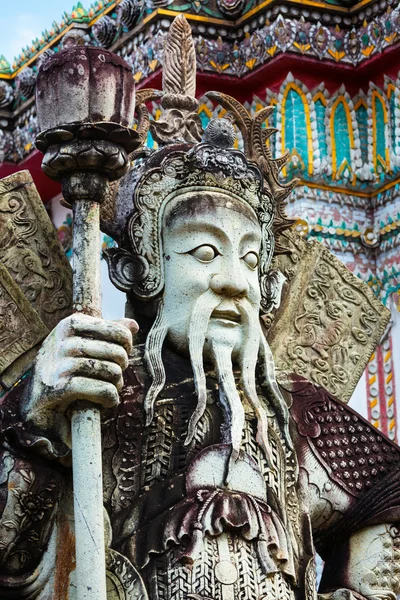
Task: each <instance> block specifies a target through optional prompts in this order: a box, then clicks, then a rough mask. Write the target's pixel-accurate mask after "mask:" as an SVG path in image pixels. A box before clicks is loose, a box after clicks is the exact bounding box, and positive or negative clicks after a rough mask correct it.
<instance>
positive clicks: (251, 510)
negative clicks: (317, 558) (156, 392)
mask: <svg viewBox="0 0 400 600" xmlns="http://www.w3.org/2000/svg"><path fill="white" fill-rule="evenodd" d="M141 354H142V349H141V348H140V347H137V348H136V356H135V357H134V358H133V360H132V363H131V368H130V369H129V375H128V373H126V374H125V381H126V385H125V387H124V390H123V392H122V398H121V400H122V401H121V404H120V406H119V407H118V410H117V414H115V413H113V414H111V415H110V418H109V419H108V420H106V423H105V429H104V457H105V474H107V475H106V476H107V477H110V478H111V479H110V481H108V482H107V483H108V484H112V485H106V486H105V488H106V489H109V490H113V491H112V494H111V495H110V496H109V497H108V498H106V506H107V508H108V511H109V514H110V516H111V521H112V524H113V546H114V547H115V548H116V549H117V550H119V551H120V552H121V553H122V554H124V555H126V556H128V558H129V559H130V560H131V561H132V563H133V564H134V566H135V567H136V568H138V570H139V572H140V574H141V575H142V577H143V579H144V582H145V585H146V588H147V591H148V594H149V598H151V600H184V599H186V598H188V597H192V598H196V599H200V598H204V599H205V600H206V599H210V598H213V599H215V600H219V599H221V600H229V599H233V598H241V599H243V600H247V599H248V600H250V599H251V600H257V599H261V598H270V599H271V600H272V599H274V598H276V599H278V598H279V599H285V600H286V599H288V600H289V599H293V600H294V599H295V598H302V599H303V598H305V597H306V598H313V597H314V596H313V594H314V591H313V590H314V580H313V577H314V564H313V559H312V558H311V556H312V554H311V552H312V547H311V544H310V542H309V540H308V539H307V540H305V539H304V538H305V532H307V531H308V530H309V526H308V523H307V519H306V517H304V514H305V513H304V511H301V510H300V506H299V500H298V490H297V487H296V479H297V464H296V460H295V458H294V456H293V454H292V453H291V452H290V451H289V450H288V448H287V447H286V446H285V443H284V441H283V439H282V438H281V436H280V434H279V426H278V425H277V423H276V420H274V419H270V421H271V426H270V443H271V447H272V453H273V460H274V464H273V465H268V464H267V461H266V459H265V457H264V455H263V452H262V450H261V449H260V447H259V446H258V444H257V443H256V441H255V432H256V420H255V417H254V414H253V413H252V412H251V410H250V409H247V408H246V426H245V430H244V432H243V438H242V453H241V457H240V458H239V461H238V463H237V465H236V466H235V468H234V472H233V475H232V481H230V482H229V484H228V485H225V483H224V481H223V475H222V479H221V473H222V472H223V466H222V465H225V464H226V462H227V458H228V457H229V455H228V452H229V450H228V447H227V445H224V444H221V443H220V426H221V421H222V419H221V411H220V408H219V406H218V400H217V398H218V391H217V385H216V381H215V380H214V379H213V378H212V377H210V378H209V379H208V389H209V393H208V406H207V410H206V412H205V414H204V416H203V418H202V420H201V422H200V425H199V427H198V429H197V431H196V435H195V438H194V440H193V441H192V443H191V444H190V445H188V446H184V440H185V437H186V428H187V422H188V419H189V417H190V415H191V412H192V411H193V409H194V407H195V405H196V395H195V392H194V388H193V381H192V377H191V369H190V366H189V363H186V361H184V360H182V359H180V358H179V359H178V358H177V357H175V356H169V357H168V356H167V357H166V361H168V367H167V372H168V377H169V381H168V382H167V385H166V386H165V388H164V390H163V392H162V393H161V397H160V398H159V400H158V401H157V407H156V411H155V418H154V419H153V422H152V424H151V425H150V426H149V427H144V423H143V421H144V417H143V409H142V402H143V398H144V395H145V392H146V389H147V374H146V371H145V369H144V367H143V362H142V357H141ZM185 369H187V372H185ZM271 416H272V415H271ZM302 515H303V516H302ZM299 548H304V549H305V551H306V554H305V553H304V551H303V554H302V555H300V552H299ZM310 559H311V560H310ZM307 564H308V565H309V566H308V569H307ZM306 578H307V584H306V581H305V580H306ZM305 586H306V587H307V586H308V588H309V589H310V591H309V594H311V595H306V593H305Z"/></svg>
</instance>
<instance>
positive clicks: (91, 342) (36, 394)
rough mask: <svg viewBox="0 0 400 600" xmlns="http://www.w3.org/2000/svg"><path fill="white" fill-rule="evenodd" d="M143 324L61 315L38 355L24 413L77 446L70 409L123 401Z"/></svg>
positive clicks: (125, 320) (41, 426) (69, 443)
mask: <svg viewBox="0 0 400 600" xmlns="http://www.w3.org/2000/svg"><path fill="white" fill-rule="evenodd" d="M137 330H138V325H137V323H136V322H135V321H133V320H132V319H120V320H119V321H105V320H103V319H98V318H94V317H89V316H87V315H82V314H74V315H71V316H70V317H67V318H66V319H63V320H62V321H60V323H59V324H58V325H57V327H55V329H53V331H52V332H51V333H50V335H49V336H48V337H47V338H46V340H45V341H44V343H43V345H42V347H41V349H40V351H39V353H38V356H37V358H36V363H35V367H34V371H33V377H32V381H31V384H30V385H29V386H28V388H27V392H26V395H25V398H24V400H23V402H22V407H21V408H22V414H23V416H24V418H25V419H26V420H29V421H31V422H33V424H34V425H36V426H38V427H40V428H41V429H42V430H45V431H51V430H53V431H54V433H55V434H57V436H58V437H59V438H60V439H61V440H62V441H64V442H65V443H66V444H68V445H69V446H71V440H70V422H69V421H70V419H69V413H70V411H69V409H70V408H71V406H72V405H73V404H74V403H75V402H77V401H82V400H83V401H85V402H91V403H93V404H95V405H97V406H98V407H100V408H111V407H113V406H116V405H117V404H118V401H119V397H118V391H119V390H120V389H121V388H122V385H123V377H122V372H123V371H124V370H125V369H126V367H127V366H128V355H129V353H130V352H131V350H132V334H133V333H136V332H137Z"/></svg>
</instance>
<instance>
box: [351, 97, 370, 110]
mask: <svg viewBox="0 0 400 600" xmlns="http://www.w3.org/2000/svg"><path fill="white" fill-rule="evenodd" d="M360 106H363V107H364V108H365V109H366V110H368V104H367V103H366V101H365V99H364V98H360V99H359V100H358V102H357V104H356V105H355V107H354V110H355V111H357V110H358V109H359V108H360Z"/></svg>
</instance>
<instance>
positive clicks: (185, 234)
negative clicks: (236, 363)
mask: <svg viewBox="0 0 400 600" xmlns="http://www.w3.org/2000/svg"><path fill="white" fill-rule="evenodd" d="M260 244H261V230H260V226H259V224H258V222H257V219H256V216H255V214H254V213H253V211H252V210H251V209H250V208H247V207H245V206H244V205H242V203H241V202H239V201H238V200H235V199H232V198H230V197H229V196H227V195H225V194H220V193H215V194H213V195H212V196H211V194H198V195H197V196H196V197H194V196H192V197H191V198H190V200H189V201H188V200H186V201H184V200H183V199H182V197H181V198H177V199H175V200H174V201H172V202H170V204H169V205H168V207H167V211H166V214H165V216H164V224H163V251H164V269H165V289H164V296H163V302H164V311H165V316H166V319H167V322H168V327H169V329H168V339H169V342H170V343H171V344H172V345H173V347H174V348H175V349H177V350H178V351H179V352H183V353H188V349H189V341H188V340H189V326H190V319H191V315H192V313H193V308H194V306H195V304H196V302H197V300H198V299H199V298H200V297H201V296H202V295H203V294H204V293H205V292H207V291H208V290H212V291H213V292H214V293H215V294H216V295H217V296H218V299H220V302H219V304H218V299H217V304H218V305H217V306H216V308H215V309H214V310H213V312H212V314H211V318H210V320H209V323H208V327H207V333H206V342H205V345H204V356H205V358H207V353H209V352H210V348H211V345H212V342H213V341H214V342H221V343H226V344H228V345H229V346H230V347H231V348H233V355H235V352H237V351H238V350H239V348H240V347H241V346H242V344H243V342H244V331H245V328H244V326H243V323H242V314H241V311H240V310H239V309H238V302H239V301H242V302H246V301H247V305H248V306H250V307H251V310H254V311H255V312H256V314H257V315H258V311H259V306H260V288H259V280H258V263H259V252H260Z"/></svg>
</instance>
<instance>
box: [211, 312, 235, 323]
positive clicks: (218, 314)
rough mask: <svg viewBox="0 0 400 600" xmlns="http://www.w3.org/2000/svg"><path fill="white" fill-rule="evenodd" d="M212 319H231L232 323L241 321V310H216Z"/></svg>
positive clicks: (212, 314)
mask: <svg viewBox="0 0 400 600" xmlns="http://www.w3.org/2000/svg"><path fill="white" fill-rule="evenodd" d="M211 318H212V319H221V320H223V321H229V322H230V323H240V321H241V315H240V313H239V312H236V311H234V310H217V309H216V310H214V311H213V312H212V313H211Z"/></svg>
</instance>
